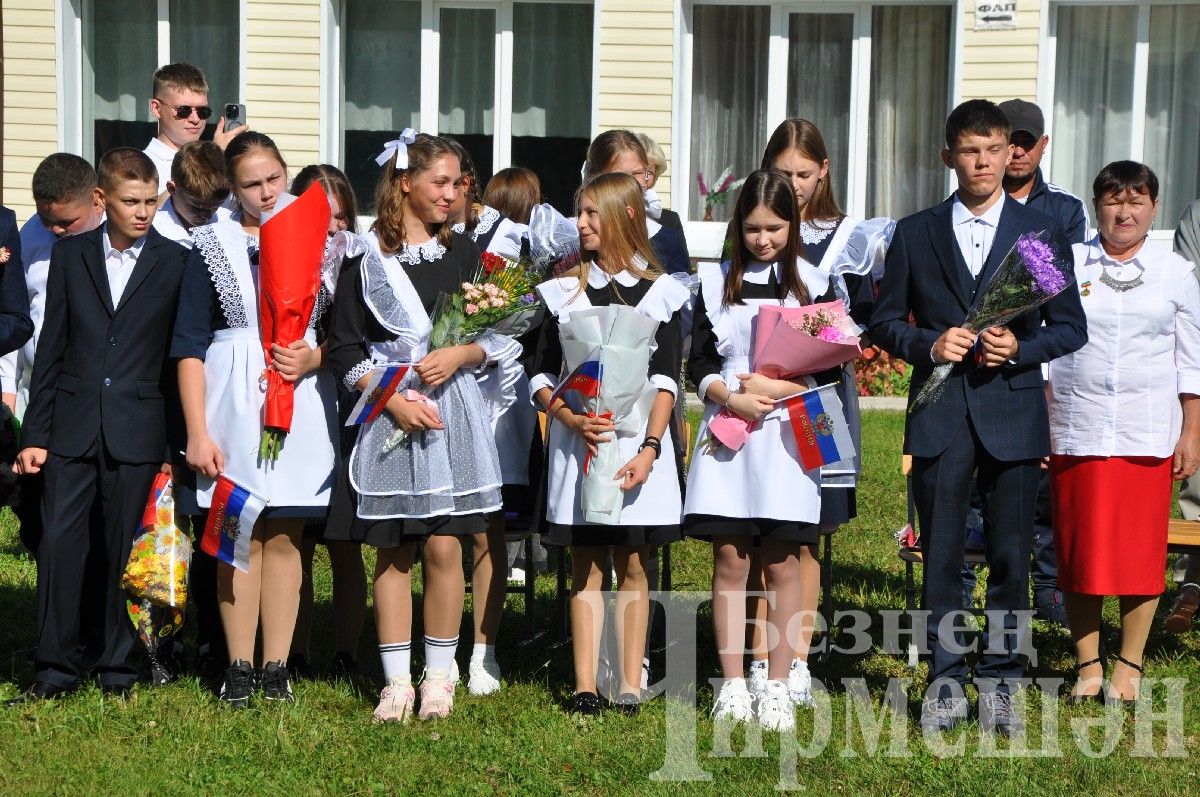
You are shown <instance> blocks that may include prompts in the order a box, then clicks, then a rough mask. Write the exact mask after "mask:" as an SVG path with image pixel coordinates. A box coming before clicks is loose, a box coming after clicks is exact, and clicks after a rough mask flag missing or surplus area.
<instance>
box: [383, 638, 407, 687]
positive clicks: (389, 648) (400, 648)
mask: <svg viewBox="0 0 1200 797" xmlns="http://www.w3.org/2000/svg"><path fill="white" fill-rule="evenodd" d="M379 658H381V659H383V677H384V679H385V680H386V681H387V682H388V685H389V686H390V685H394V684H398V683H403V682H404V681H408V680H411V679H412V642H411V641H409V642H394V643H392V644H390V645H380V646H379Z"/></svg>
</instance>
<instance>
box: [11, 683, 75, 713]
mask: <svg viewBox="0 0 1200 797" xmlns="http://www.w3.org/2000/svg"><path fill="white" fill-rule="evenodd" d="M74 691H75V687H73V686H70V687H68V686H55V685H54V684H52V683H47V682H46V681H34V682H33V686H31V687H29V688H28V689H26V690H25V691H24V692H22V693H21V694H19V695H17V696H16V697H14V698H11V699H10V700H6V701H4V705H5V706H7V707H8V708H17V707H18V706H23V705H25V704H27V703H36V702H38V701H39V700H54V699H56V698H59V697H63V696H64V695H69V694H71V693H72V692H74Z"/></svg>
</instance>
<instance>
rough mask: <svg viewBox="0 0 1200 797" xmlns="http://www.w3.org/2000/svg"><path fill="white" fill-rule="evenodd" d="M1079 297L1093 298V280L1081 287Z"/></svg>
mask: <svg viewBox="0 0 1200 797" xmlns="http://www.w3.org/2000/svg"><path fill="white" fill-rule="evenodd" d="M1079 295H1080V296H1091V295H1092V281H1091V280H1088V281H1087V282H1085V283H1083V284H1082V285H1080V286H1079Z"/></svg>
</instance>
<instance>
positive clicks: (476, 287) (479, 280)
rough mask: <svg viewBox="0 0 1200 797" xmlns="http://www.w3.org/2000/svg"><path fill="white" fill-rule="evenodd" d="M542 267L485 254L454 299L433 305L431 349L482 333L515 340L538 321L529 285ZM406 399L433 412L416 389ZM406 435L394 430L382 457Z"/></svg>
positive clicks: (431, 403)
mask: <svg viewBox="0 0 1200 797" xmlns="http://www.w3.org/2000/svg"><path fill="white" fill-rule="evenodd" d="M543 271H544V268H543V267H542V266H539V265H538V264H536V263H534V261H533V260H532V259H530V258H528V257H522V258H520V259H519V260H511V259H509V258H506V257H501V256H500V255H497V254H494V253H492V252H484V253H483V255H482V256H481V257H480V265H479V271H478V272H477V273H476V274H475V278H474V279H473V280H472V281H471V282H464V283H463V284H462V286H461V289H460V290H458V291H456V292H455V293H454V294H453V295H450V296H448V295H446V294H444V293H443V294H442V295H441V296H439V297H438V298H437V302H436V304H434V307H433V315H432V317H431V318H432V324H433V328H432V331H431V332H430V333H429V350H430V351H436V350H437V349H444V348H446V347H448V346H462V345H464V344H466V343H470V342H472V341H474V340H475V339H476V338H478V337H479V336H480V335H482V334H484V333H485V332H490V333H495V334H498V335H507V336H509V337H514V338H515V337H517V336H518V335H520V334H522V333H523V332H525V331H526V330H527V329H529V326H530V324H532V323H533V319H534V318H536V317H537V311H538V308H539V307H540V306H541V299H539V298H538V295H537V292H536V291H534V289H533V286H534V285H536V284H537V283H538V282H541V276H542V273H543ZM404 396H405V398H407V399H408V400H409V401H424V402H425V403H426V404H428V405H429V406H430V407H432V408H433V409H435V410H436V408H437V405H436V404H435V402H434V401H433V400H432V399H430V398H429V397H428V396H426V395H424V394H423V393H419V392H417V391H415V390H408V391H406V392H405V393H404ZM407 437H408V433H407V432H405V431H404V430H403V429H397V430H396V431H395V432H393V433H392V436H391V437H389V438H388V440H387V442H386V443H385V444H384V448H383V450H384V453H387V452H389V451H391V450H392V449H394V448H395V447H396V446H398V445H400V443H402V442H403V441H404V440H405V438H407Z"/></svg>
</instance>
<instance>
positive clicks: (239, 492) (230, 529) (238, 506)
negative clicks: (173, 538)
mask: <svg viewBox="0 0 1200 797" xmlns="http://www.w3.org/2000/svg"><path fill="white" fill-rule="evenodd" d="M266 505H267V502H266V501H265V500H264V499H262V498H259V497H258V496H257V495H255V494H254V493H252V492H250V491H249V490H247V489H246V488H245V487H242V486H241V485H239V484H237V483H236V482H235V481H233V480H232V479H230V478H228V477H226V476H218V477H217V487H216V489H215V490H213V497H212V508H211V509H209V510H208V523H207V524H205V526H204V537H203V538H202V539H201V540H200V550H202V551H204V552H205V553H207V554H210V555H212V556H215V557H217V558H218V559H220V560H221V561H222V562H224V563H225V564H227V565H232V566H233V567H236V568H237V569H238V570H241V571H242V572H243V573H248V572H250V536H251V534H253V532H254V523H255V521H257V520H258V516H259V514H261V513H262V511H263V509H265V508H266Z"/></svg>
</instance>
